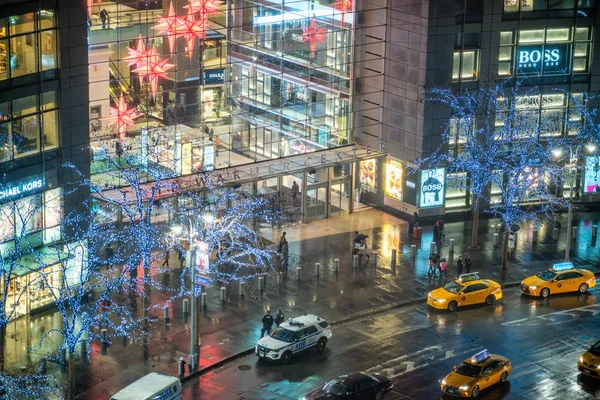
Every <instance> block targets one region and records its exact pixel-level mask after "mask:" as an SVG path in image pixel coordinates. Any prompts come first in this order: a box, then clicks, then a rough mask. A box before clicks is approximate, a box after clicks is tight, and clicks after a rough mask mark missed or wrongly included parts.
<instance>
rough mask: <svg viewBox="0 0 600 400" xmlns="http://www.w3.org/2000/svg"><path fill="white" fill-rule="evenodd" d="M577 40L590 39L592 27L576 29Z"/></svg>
mask: <svg viewBox="0 0 600 400" xmlns="http://www.w3.org/2000/svg"><path fill="white" fill-rule="evenodd" d="M575 40H577V41H586V40H590V28H576V29H575Z"/></svg>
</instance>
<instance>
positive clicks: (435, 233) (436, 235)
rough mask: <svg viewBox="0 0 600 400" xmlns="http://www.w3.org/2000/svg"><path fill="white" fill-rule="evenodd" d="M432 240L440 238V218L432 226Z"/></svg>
mask: <svg viewBox="0 0 600 400" xmlns="http://www.w3.org/2000/svg"><path fill="white" fill-rule="evenodd" d="M433 240H434V241H436V242H437V241H438V240H440V220H439V219H438V220H437V221H435V226H434V227H433Z"/></svg>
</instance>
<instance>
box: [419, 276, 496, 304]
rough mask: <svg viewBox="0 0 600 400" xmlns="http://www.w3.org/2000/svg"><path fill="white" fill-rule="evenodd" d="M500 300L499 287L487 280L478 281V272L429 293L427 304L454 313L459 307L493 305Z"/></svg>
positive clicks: (460, 277) (461, 277)
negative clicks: (482, 304)
mask: <svg viewBox="0 0 600 400" xmlns="http://www.w3.org/2000/svg"><path fill="white" fill-rule="evenodd" d="M501 298H502V288H501V287H500V285H499V284H498V283H496V282H494V281H491V280H489V279H480V278H479V273H478V272H473V273H470V274H462V275H460V276H459V277H458V279H456V280H455V281H453V282H450V283H448V284H447V285H446V286H444V287H441V288H439V289H435V290H433V291H431V292H429V295H428V296H427V304H429V305H430V306H431V307H433V308H437V309H445V308H447V309H448V310H450V311H455V310H456V309H457V308H458V307H459V306H469V305H472V304H481V303H486V304H493V303H494V301H496V300H500V299H501Z"/></svg>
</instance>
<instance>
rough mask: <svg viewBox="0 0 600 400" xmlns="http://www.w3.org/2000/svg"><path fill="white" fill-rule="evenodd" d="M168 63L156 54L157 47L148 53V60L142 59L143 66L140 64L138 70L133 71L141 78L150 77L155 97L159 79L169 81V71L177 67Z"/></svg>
mask: <svg viewBox="0 0 600 400" xmlns="http://www.w3.org/2000/svg"><path fill="white" fill-rule="evenodd" d="M168 61H169V60H168V59H166V58H165V59H164V60H160V59H159V58H158V53H156V46H152V49H151V50H150V51H147V58H146V59H145V60H144V59H142V63H141V65H140V64H138V65H137V68H136V69H134V70H133V71H131V72H135V73H137V74H139V75H140V78H143V77H148V82H149V83H150V87H151V91H152V96H153V97H156V92H157V89H158V78H165V79H167V78H168V75H167V71H168V70H170V69H171V68H173V67H175V65H173V64H169V63H168Z"/></svg>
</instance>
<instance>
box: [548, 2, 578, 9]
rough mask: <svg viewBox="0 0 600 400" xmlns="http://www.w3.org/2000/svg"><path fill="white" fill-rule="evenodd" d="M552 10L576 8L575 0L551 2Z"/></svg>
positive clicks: (550, 7)
mask: <svg viewBox="0 0 600 400" xmlns="http://www.w3.org/2000/svg"><path fill="white" fill-rule="evenodd" d="M548 8H549V9H550V10H572V9H574V8H575V0H558V1H553V2H551V3H550V5H549V7H548Z"/></svg>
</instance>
